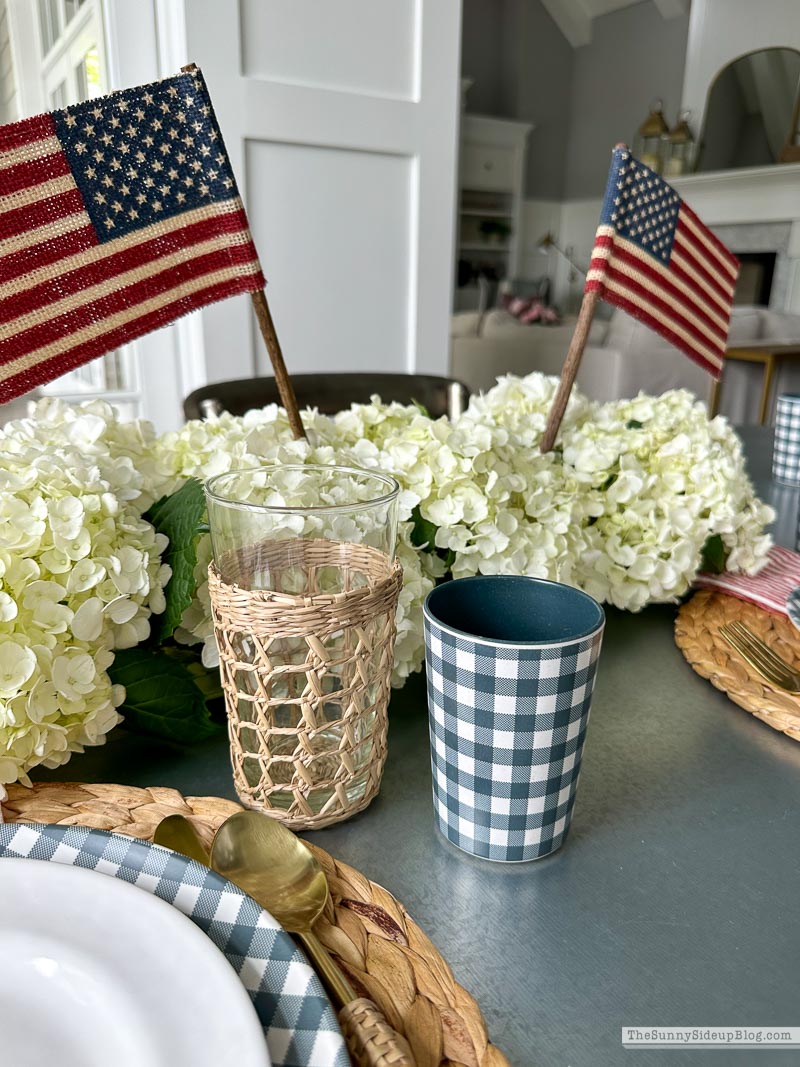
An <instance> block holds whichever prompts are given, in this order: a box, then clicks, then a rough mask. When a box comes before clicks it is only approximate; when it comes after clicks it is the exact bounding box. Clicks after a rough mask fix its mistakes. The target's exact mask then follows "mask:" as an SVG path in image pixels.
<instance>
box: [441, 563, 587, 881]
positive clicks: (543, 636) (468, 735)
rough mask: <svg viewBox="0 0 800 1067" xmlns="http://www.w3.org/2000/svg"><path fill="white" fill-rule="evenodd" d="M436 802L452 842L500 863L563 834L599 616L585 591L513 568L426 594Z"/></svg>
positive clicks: (537, 852) (545, 846)
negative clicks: (507, 572) (514, 573)
mask: <svg viewBox="0 0 800 1067" xmlns="http://www.w3.org/2000/svg"><path fill="white" fill-rule="evenodd" d="M424 618H425V658H426V669H427V677H428V710H429V716H430V736H431V766H432V771H433V806H434V816H435V819H436V824H437V826H438V827H439V830H440V831H441V832H442V834H444V836H445V837H446V838H447V839H448V840H449V841H451V842H452V843H453V844H454V845H457V846H458V847H459V848H461V849H463V850H464V851H465V852H469V853H471V854H472V855H474V856H481V857H483V858H485V859H489V860H499V861H503V862H506V863H510V862H520V861H523V860H535V859H540V858H541V857H542V856H547V855H549V854H550V853H551V852H555V851H556V849H558V848H559V847H560V846H561V844H562V843H563V842H564V839H565V838H566V835H567V831H568V830H569V825H570V820H571V818H572V808H573V805H574V803H575V792H576V789H577V784H578V775H579V773H580V767H581V756H582V754H583V743H584V739H585V737H586V727H587V724H588V721H589V710H590V706H591V699H592V690H593V688H594V680H595V673H596V670H597V659H598V656H599V654H600V645H601V642H602V638H603V627H604V625H605V616H604V614H603V609H602V608H601V607H600V605H599V604H598V603H597V602H596V601H595V600H593V599H592V598H591V597H590V596H588V595H587V594H586V593H582V592H580V590H578V589H573V588H571V587H570V586H566V585H560V584H558V583H557V582H548V581H545V580H543V579H539V578H526V577H517V576H512V575H487V576H478V577H474V578H462V579H458V580H455V581H451V582H446V583H444V584H443V585H440V586H437V587H436V588H435V589H433V590H432V591H431V592H430V593H429V594H428V596H427V598H426V600H425V605H424Z"/></svg>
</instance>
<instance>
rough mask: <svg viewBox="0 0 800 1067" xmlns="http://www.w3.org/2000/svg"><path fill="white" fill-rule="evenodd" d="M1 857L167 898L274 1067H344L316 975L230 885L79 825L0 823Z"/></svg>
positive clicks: (179, 860)
mask: <svg viewBox="0 0 800 1067" xmlns="http://www.w3.org/2000/svg"><path fill="white" fill-rule="evenodd" d="M3 856H16V857H29V858H31V859H34V860H52V861H55V862H57V863H69V864H72V865H73V866H76V867H88V868H90V869H92V870H96V871H100V872H101V873H103V874H106V875H110V876H111V877H112V878H122V879H123V880H124V881H126V882H130V883H132V884H133V885H137V886H140V887H141V888H142V889H145V890H147V892H148V893H154V894H155V895H156V896H157V897H161V899H162V900H167V901H169V903H170V904H173V905H174V906H175V907H176V908H178V909H179V910H180V911H182V912H183V913H184V915H188V916H189V918H190V919H191V920H192V922H194V923H195V924H196V925H197V926H199V927H200V929H201V930H203V931H204V932H205V933H206V934H208V936H209V937H210V938H211V940H212V941H213V942H214V944H215V945H216V946H217V947H218V948H219V949H220V951H221V952H223V953H224V955H225V956H226V958H227V960H228V962H229V963H230V964H231V966H232V967H233V968H234V970H235V971H236V973H237V974H238V975H239V977H240V978H241V980H242V982H243V983H244V986H245V988H246V989H247V991H248V993H249V994H250V998H251V1000H252V1001H253V1005H254V1007H255V1010H256V1013H257V1015H258V1017H259V1019H260V1020H261V1024H262V1026H263V1027H264V1034H265V1037H266V1040H267V1047H268V1048H269V1053H270V1056H271V1058H272V1062H273V1067H348V1065H349V1063H350V1060H349V1058H348V1055H347V1051H346V1048H345V1044H344V1039H343V1038H342V1034H341V1031H340V1030H339V1025H338V1023H337V1021H336V1016H335V1015H334V1012H333V1008H332V1007H331V1005H330V1002H329V1001H328V998H327V996H326V995H325V992H324V990H323V988H322V986H321V985H320V983H319V980H318V979H317V977H316V975H315V973H314V971H313V970H312V969H311V967H309V965H308V964H307V963H306V962H305V960H304V958H303V957H302V956H301V954H300V952H299V951H298V949H297V948H296V947H295V944H294V942H293V941H292V939H291V937H289V935H288V934H287V933H286V932H285V931H284V930H283V929H282V928H281V927H280V926H279V925H278V924H277V923H276V921H275V920H274V919H273V918H272V916H271V915H269V914H268V913H267V912H266V911H264V910H263V909H262V908H260V907H259V906H258V904H256V903H255V901H253V900H251V899H250V897H248V896H245V894H244V893H243V892H242V891H241V889H238V888H237V887H236V886H235V885H233V884H232V883H231V882H228V881H226V880H225V879H224V878H221V877H220V876H219V875H217V874H214V873H213V872H212V871H209V870H208V869H207V868H205V867H203V866H202V865H201V864H199V863H195V862H194V861H193V860H188V859H186V858H185V857H184V856H180V855H178V853H176V852H172V851H171V850H170V849H167V848H160V847H159V846H158V845H151V844H148V843H147V842H145V841H136V840H134V839H133V838H130V837H124V836H122V835H121V834H109V833H106V832H105V831H103V830H87V829H84V828H83V827H77V826H40V825H37V824H34V823H13V824H10V825H0V857H3ZM1 1058H2V1057H1V1056H0V1059H1Z"/></svg>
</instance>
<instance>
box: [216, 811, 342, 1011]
mask: <svg viewBox="0 0 800 1067" xmlns="http://www.w3.org/2000/svg"><path fill="white" fill-rule="evenodd" d="M211 866H212V868H213V869H214V870H215V871H216V872H217V874H221V875H222V876H223V877H224V878H228V879H229V880H230V881H231V882H234V883H235V884H236V885H238V886H239V888H240V889H243V890H244V891H245V893H247V894H248V896H251V897H252V898H253V900H255V901H257V902H258V903H259V904H260V905H261V906H262V908H266V910H267V911H268V912H270V914H271V915H273V916H274V917H275V918H276V919H277V920H278V922H279V923H280V924H281V926H282V927H283V928H284V929H285V930H288V931H289V932H290V933H292V934H296V935H297V937H298V938H299V940H300V941H301V943H302V945H303V948H304V949H305V950H306V952H307V953H308V955H309V956H310V957H311V960H312V961H313V963H314V966H315V967H316V969H317V971H318V973H319V975H320V977H321V978H322V980H323V981H324V982H325V984H326V985H327V986H328V989H329V990H330V992H331V993H332V994H333V996H334V997H335V999H336V1000H337V1001H338V1003H339V1007H344V1005H345V1004H349V1003H350V1001H352V1000H355V999H356V993H355V990H354V989H353V987H352V986H351V985H350V983H349V982H348V981H347V979H346V978H345V976H344V975H343V974H342V972H341V971H340V970H339V968H338V967H337V966H336V964H335V963H334V962H333V960H332V959H331V957H330V955H329V954H328V950H327V949H326V948H325V946H324V945H323V944H322V942H321V941H320V939H319V938H318V937H317V935H316V934H315V933H314V931H313V930H312V929H311V927H312V926H313V925H314V923H315V922H316V921H317V919H318V918H319V917H320V915H321V914H322V912H323V911H324V910H325V904H326V903H327V900H328V881H327V879H326V877H325V872H324V871H323V869H322V867H320V865H319V863H318V862H317V859H316V857H315V856H314V855H313V854H312V852H311V850H310V849H309V848H307V847H306V845H304V844H303V842H302V841H301V840H300V838H299V837H296V836H295V835H294V834H293V833H292V831H291V830H287V829H286V827H285V826H283V825H281V823H279V822H276V820H275V819H271V818H270V817H269V816H268V815H262V814H261V813H260V812H257V811H238V812H237V813H236V814H235V815H231V817H230V818H229V819H226V820H225V822H224V823H223V824H222V826H220V828H219V830H217V833H216V836H215V838H214V843H213V845H212V846H211Z"/></svg>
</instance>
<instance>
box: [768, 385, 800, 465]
mask: <svg viewBox="0 0 800 1067" xmlns="http://www.w3.org/2000/svg"><path fill="white" fill-rule="evenodd" d="M772 477H773V478H774V479H775V481H777V482H784V483H785V484H787V485H800V396H791V395H789V394H788V393H784V394H783V396H779V397H778V402H777V405H776V408H775V445H774V449H773V452H772Z"/></svg>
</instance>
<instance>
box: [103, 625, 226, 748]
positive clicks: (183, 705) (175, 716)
mask: <svg viewBox="0 0 800 1067" xmlns="http://www.w3.org/2000/svg"><path fill="white" fill-rule="evenodd" d="M109 674H110V676H111V681H112V682H114V684H115V685H124V686H125V703H124V704H123V705H122V707H121V708H120V709H119V710H120V713H121V714H122V715H124V717H125V726H126V727H127V728H128V729H129V730H132V731H134V732H135V733H139V734H146V735H148V736H150V737H159V738H162V739H164V740H167V741H174V742H176V743H177V744H180V745H189V744H192V743H193V742H196V741H204V740H205V739H206V738H208V737H213V736H214V735H215V734H217V733H219V731H220V730H221V727H220V726H218V725H217V724H216V723H214V722H212V720H211V715H210V712H209V709H208V705H207V703H206V697H205V695H204V694H203V692H202V691H201V689H200V687H199V686H198V685H197V682H196V681H195V678H194V677H193V675H192V673H191V672H190V671H189V670H188V669H187V667H186V665H185V663H184V662H183V661H182V658H181V657H175V656H172V655H170V653H169V652H168V651H167V649H164V648H147V647H144V646H141V645H140V646H139V647H137V648H126V649H121V650H120V651H118V652H117V653H116V654H115V656H114V662H113V664H112V665H111V669H110V670H109Z"/></svg>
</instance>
